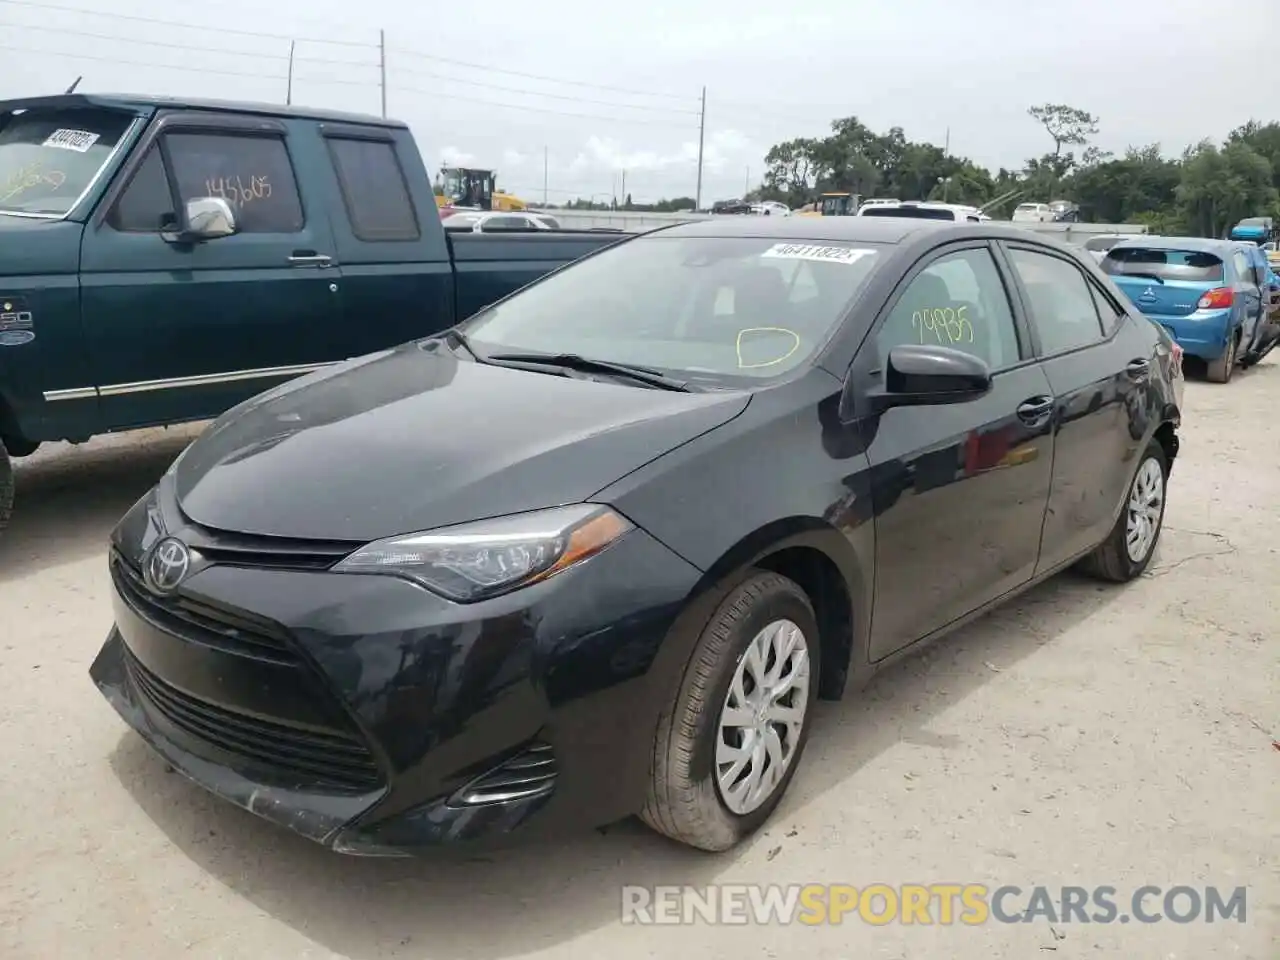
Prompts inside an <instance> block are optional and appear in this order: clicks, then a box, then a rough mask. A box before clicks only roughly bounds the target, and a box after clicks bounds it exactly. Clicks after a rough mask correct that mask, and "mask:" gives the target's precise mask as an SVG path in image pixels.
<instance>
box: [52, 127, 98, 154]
mask: <svg viewBox="0 0 1280 960" xmlns="http://www.w3.org/2000/svg"><path fill="white" fill-rule="evenodd" d="M97 142H98V135H97V134H96V133H90V132H89V131H88V130H64V129H59V130H55V131H53V133H51V134H49V136H48V138H47V139H46V140H45V142H44V143H43V144H41V146H45V147H53V148H55V149H57V150H74V151H75V152H76V153H88V152H89V148H90V147H92V146H93V145H94V144H95V143H97Z"/></svg>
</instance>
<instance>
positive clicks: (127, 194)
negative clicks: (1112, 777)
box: [107, 147, 176, 233]
mask: <svg viewBox="0 0 1280 960" xmlns="http://www.w3.org/2000/svg"><path fill="white" fill-rule="evenodd" d="M175 221H176V217H175V214H174V210H173V195H172V194H171V193H170V192H169V178H168V176H166V175H165V172H164V160H163V158H161V156H160V151H159V149H158V148H156V147H152V148H151V149H150V150H149V151H148V152H147V156H146V159H145V160H143V161H142V165H141V166H139V167H138V170H137V172H136V173H135V174H134V175H133V179H132V180H130V181H129V186H128V187H126V188H125V191H124V193H122V194H120V198H119V199H118V200H117V201H116V203H115V206H114V207H113V208H112V209H111V212H110V213H109V214H108V215H107V225H108V226H109V227H111V228H112V229H114V230H120V231H123V232H126V233H158V232H159V231H160V230H161V229H162V228H163V227H164V226H165V225H166V224H168V223H173V222H175Z"/></svg>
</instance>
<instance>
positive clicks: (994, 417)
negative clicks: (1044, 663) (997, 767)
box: [91, 217, 1180, 855]
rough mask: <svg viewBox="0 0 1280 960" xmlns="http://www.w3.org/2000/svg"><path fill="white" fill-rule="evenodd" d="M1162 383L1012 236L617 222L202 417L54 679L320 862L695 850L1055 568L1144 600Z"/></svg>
mask: <svg viewBox="0 0 1280 960" xmlns="http://www.w3.org/2000/svg"><path fill="white" fill-rule="evenodd" d="M1179 377H1180V370H1179V369H1178V356H1177V354H1176V353H1175V352H1174V350H1173V348H1172V343H1171V341H1170V338H1169V336H1168V334H1167V333H1165V332H1164V331H1163V330H1162V329H1161V328H1159V327H1158V326H1157V325H1155V324H1153V323H1151V322H1150V321H1149V320H1147V319H1146V318H1144V317H1143V316H1142V315H1141V314H1139V313H1137V312H1136V311H1134V310H1133V309H1132V307H1131V306H1130V305H1129V301H1128V300H1127V298H1125V297H1124V296H1123V295H1121V294H1120V293H1119V291H1118V290H1117V289H1116V288H1115V287H1114V286H1113V285H1112V282H1111V280H1110V279H1109V278H1108V277H1107V276H1106V275H1105V274H1103V273H1102V272H1101V271H1100V270H1099V269H1098V267H1097V266H1096V264H1095V263H1094V262H1093V261H1092V259H1091V258H1088V257H1087V256H1084V255H1077V254H1075V253H1073V252H1071V251H1069V250H1068V249H1067V248H1065V247H1062V246H1060V245H1058V244H1056V243H1054V242H1053V241H1050V240H1046V239H1042V238H1039V237H1037V236H1035V235H1032V234H1028V233H1026V232H1023V231H1018V230H1015V229H1012V228H1000V227H993V226H984V225H977V224H974V225H954V224H941V223H937V222H934V221H928V220H909V219H891V220H879V219H873V218H853V217H846V218H830V219H805V218H790V219H787V218H763V217H762V218H748V219H745V220H744V219H738V218H728V219H718V220H717V221H716V222H714V223H713V222H709V221H707V222H703V223H697V224H685V225H681V226H676V227H673V228H670V229H665V230H661V231H657V232H654V233H651V234H647V235H644V236H641V237H637V238H634V239H629V240H625V241H623V242H621V243H619V244H617V245H615V246H613V247H610V248H608V249H606V250H603V251H601V252H599V253H597V254H595V255H592V256H590V257H588V258H586V259H584V260H582V261H579V262H578V263H576V264H574V265H572V266H570V267H567V268H565V269H563V270H560V271H558V272H556V273H554V274H552V275H550V276H548V277H546V278H545V279H543V280H540V281H538V282H537V283H535V284H533V285H531V286H529V287H526V288H525V289H524V290H522V291H520V292H518V293H516V294H514V295H512V296H511V297H509V298H507V299H505V300H503V301H501V302H499V303H497V304H495V305H493V306H491V307H489V308H487V309H486V310H484V311H482V312H481V313H480V314H478V315H476V316H475V317H473V318H471V319H470V320H469V321H467V322H465V323H463V324H461V325H459V326H458V327H456V328H454V329H451V330H449V331H445V332H443V333H441V334H439V335H436V336H432V337H429V338H427V339H424V340H421V341H419V342H414V343H410V344H406V345H403V346H401V347H399V348H396V349H394V350H389V351H386V352H383V353H379V354H376V355H373V356H367V357H362V358H359V359H356V360H352V361H349V362H347V363H344V364H342V365H340V366H335V367H332V368H330V369H328V370H325V371H322V372H320V373H316V374H313V375H311V376H308V377H306V378H303V379H300V380H296V381H294V382H292V383H290V384H286V385H284V386H282V387H279V388H277V389H275V390H272V391H269V392H268V393H266V394H263V395H261V396H259V397H257V398H255V399H253V400H251V401H248V402H247V403H244V404H242V405H241V406H239V407H238V408H236V409H234V410H232V411H231V412H229V413H228V414H226V415H225V416H223V417H222V418H220V419H219V420H218V421H217V422H215V423H214V424H213V425H212V426H211V427H210V428H209V429H208V430H207V431H206V432H205V433H204V434H203V435H202V436H201V437H200V438H199V439H198V440H197V441H196V442H195V443H194V444H192V445H191V446H190V447H189V448H188V449H187V450H186V451H185V453H184V454H183V455H182V456H181V457H179V458H178V460H177V461H176V462H175V463H174V464H173V466H172V467H171V468H170V469H169V471H168V472H167V473H166V474H165V476H164V477H163V478H162V479H161V481H160V482H159V484H158V485H157V486H156V487H155V489H154V490H152V491H151V492H150V493H149V494H148V495H147V496H146V497H144V498H143V499H142V500H141V501H139V503H138V504H137V505H135V506H134V507H133V509H132V510H130V511H129V513H128V514H127V515H126V516H125V517H124V518H123V519H122V520H121V522H120V524H119V526H118V527H117V529H116V530H115V531H114V533H113V535H112V539H111V549H110V570H111V577H112V582H113V585H114V617H115V623H114V626H113V627H112V629H111V631H110V634H109V636H108V638H107V641H106V644H105V645H104V647H103V648H102V650H101V652H100V653H99V655H98V657H97V659H96V661H95V663H94V664H93V667H92V670H91V673H92V677H93V679H94V681H95V682H96V684H97V685H98V687H99V688H100V690H101V691H102V692H103V693H104V694H105V695H106V697H107V699H108V700H109V701H110V702H111V704H112V705H113V706H114V707H115V709H116V710H117V711H118V712H119V713H120V714H121V716H122V717H123V718H124V719H125V721H126V722H127V723H128V724H129V726H131V727H132V728H133V729H134V730H136V731H137V732H138V733H139V734H141V736H142V737H144V738H145V739H146V740H147V741H148V742H149V743H150V744H151V746H152V747H153V748H154V749H155V750H156V751H157V752H158V753H160V754H161V755H162V756H163V757H164V758H165V759H166V760H167V761H168V762H169V763H170V764H171V765H172V766H174V767H175V768H177V769H178V770H180V771H181V772H182V773H184V774H185V775H187V776H188V777H190V778H191V779H192V780H194V781H196V782H197V783H199V784H201V785H202V786H204V787H206V788H207V789H209V790H211V791H213V792H215V793H217V794H219V795H221V796H222V797H224V798H226V799H227V800H229V801H232V802H233V803H236V804H238V805H240V806H242V807H245V808H247V809H249V810H251V811H252V812H254V813H256V814H258V815H260V816H262V817H265V818H268V819H270V820H273V821H275V822H277V823H279V824H282V825H284V826H286V827H289V828H291V829H293V830H295V831H297V832H299V833H301V834H304V835H305V836H307V837H310V838H312V839H314V840H316V841H319V842H321V843H323V844H325V845H327V846H329V847H331V848H333V849H335V850H338V851H342V852H346V853H352V854H365V855H401V854H406V853H413V852H415V851H419V850H422V849H424V848H427V847H431V846H435V845H439V844H443V843H451V842H469V841H481V840H493V839H497V838H503V837H506V836H511V835H514V836H529V835H534V834H546V833H553V832H557V831H561V830H565V829H573V828H582V827H584V826H587V825H591V824H603V823H607V822H610V821H613V820H616V819H620V818H622V817H625V816H627V815H630V814H635V813H639V814H640V815H641V816H642V817H643V818H644V819H645V821H647V822H648V823H649V824H650V825H651V826H653V827H654V828H655V829H657V830H659V831H661V832H662V833H665V834H667V835H668V836H670V837H673V838H676V839H677V840H680V841H683V842H685V843H687V844H690V845H693V846H696V847H699V848H702V849H706V850H723V849H726V848H728V847H730V846H732V845H733V844H734V843H735V842H736V841H738V840H739V839H741V838H742V837H744V836H746V835H748V834H750V833H751V832H752V831H753V830H755V829H756V828H757V827H759V826H760V825H761V824H762V823H763V822H764V821H765V819H766V818H767V817H768V816H769V814H770V812H771V811H772V810H773V809H774V807H775V806H776V805H777V804H778V802H779V800H780V799H781V798H782V796H783V794H784V791H785V790H786V789H787V786H788V784H789V782H790V781H791V779H792V777H793V775H794V774H795V772H796V769H797V765H798V763H799V761H800V756H801V753H802V751H803V749H804V745H805V740H806V737H807V736H808V733H809V729H810V725H811V719H812V716H813V710H814V704H815V701H816V700H817V699H819V698H826V699H834V698H838V697H840V696H841V695H842V694H843V693H844V691H846V689H849V690H852V689H856V688H857V686H859V685H860V684H862V683H863V682H865V681H866V680H867V679H868V678H869V677H870V676H871V675H872V674H873V673H874V672H875V671H876V670H878V669H880V668H882V667H883V666H885V665H886V664H888V663H890V662H892V661H893V660H894V659H896V658H897V657H899V656H902V655H904V654H906V653H907V652H908V651H911V650H913V649H917V648H919V647H920V646H921V645H923V644H924V643H927V642H929V641H931V640H933V639H935V638H937V637H939V636H941V635H942V634H944V633H946V632H947V631H949V630H951V629H953V628H955V627H956V626H957V625H959V624H961V623H963V622H965V621H967V620H969V619H971V618H973V617H975V616H977V615H979V614H981V613H982V612H983V611H985V610H987V609H989V608H990V607H992V606H993V605H995V604H997V603H999V602H1001V601H1003V600H1005V599H1007V598H1009V597H1011V596H1013V595H1015V594H1017V593H1018V592H1019V591H1021V590H1024V589H1026V588H1027V587H1028V586H1030V585H1031V584H1034V583H1037V582H1039V581H1041V580H1043V579H1045V578H1046V577H1049V576H1052V575H1053V574H1054V573H1056V572H1057V571H1059V570H1062V569H1064V568H1066V567H1068V566H1071V565H1073V564H1077V563H1079V564H1082V565H1083V566H1085V567H1086V568H1087V569H1089V570H1091V571H1093V572H1094V573H1095V574H1097V575H1099V576H1101V577H1104V578H1107V579H1110V580H1113V581H1124V580H1129V579H1131V578H1133V577H1135V576H1137V575H1138V574H1140V573H1141V572H1142V571H1143V570H1144V569H1145V568H1146V566H1147V564H1148V563H1149V561H1150V559H1151V556H1152V553H1153V551H1154V550H1155V547H1156V542H1157V539H1158V537H1159V534H1160V528H1161V522H1162V519H1163V516H1164V504H1165V491H1166V481H1167V479H1168V477H1169V472H1170V468H1171V466H1172V464H1173V461H1174V458H1175V456H1176V453H1177V449H1178V440H1177V427H1178V424H1179V410H1178V400H1177V397H1178V391H1177V384H1178V383H1179V382H1180V381H1179Z"/></svg>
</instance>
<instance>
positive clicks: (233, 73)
mask: <svg viewBox="0 0 1280 960" xmlns="http://www.w3.org/2000/svg"><path fill="white" fill-rule="evenodd" d="M6 2H9V0H0V3H6ZM0 50H12V51H14V52H16V53H34V54H38V55H39V56H42V57H66V58H67V59H69V60H92V61H95V62H97V63H114V64H125V65H127V66H131V67H151V68H153V69H159V70H184V71H187V72H189V73H210V74H218V75H220V76H224V77H249V78H250V79H254V80H281V81H283V80H287V79H288V77H286V76H285V75H284V74H271V73H250V72H249V71H247V70H218V69H215V68H213V67H191V66H186V65H183V64H176V63H148V62H146V61H144V60H122V59H121V58H120V57H95V56H92V55H91V54H87V53H67V52H66V51H65V50H33V49H31V48H30V47H15V46H12V45H10V44H7V43H6V44H0ZM321 82H325V81H321Z"/></svg>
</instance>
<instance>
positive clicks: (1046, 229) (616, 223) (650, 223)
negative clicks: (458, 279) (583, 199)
mask: <svg viewBox="0 0 1280 960" xmlns="http://www.w3.org/2000/svg"><path fill="white" fill-rule="evenodd" d="M539 212H542V213H546V214H548V215H549V216H553V217H555V218H556V220H557V221H559V223H560V226H562V227H563V228H564V229H566V230H593V229H601V228H605V229H614V230H622V231H624V232H626V233H639V232H640V231H643V230H652V229H654V228H655V227H667V226H670V225H671V224H673V223H687V222H689V221H690V220H712V219H716V216H715V215H714V214H710V213H644V212H639V211H630V210H543V211H539ZM733 216H735V217H736V216H742V215H740V214H735V215H733ZM991 223H1000V224H1008V221H1000V220H992V221H991ZM1016 226H1019V227H1022V228H1024V229H1027V230H1034V231H1035V232H1036V233H1050V234H1054V235H1056V237H1057V239H1059V240H1062V241H1063V242H1065V243H1083V242H1084V241H1085V240H1087V239H1088V238H1089V237H1090V236H1093V235H1095V234H1099V233H1146V232H1147V228H1146V227H1145V226H1143V225H1142V224H1138V223H1019V224H1016Z"/></svg>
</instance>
